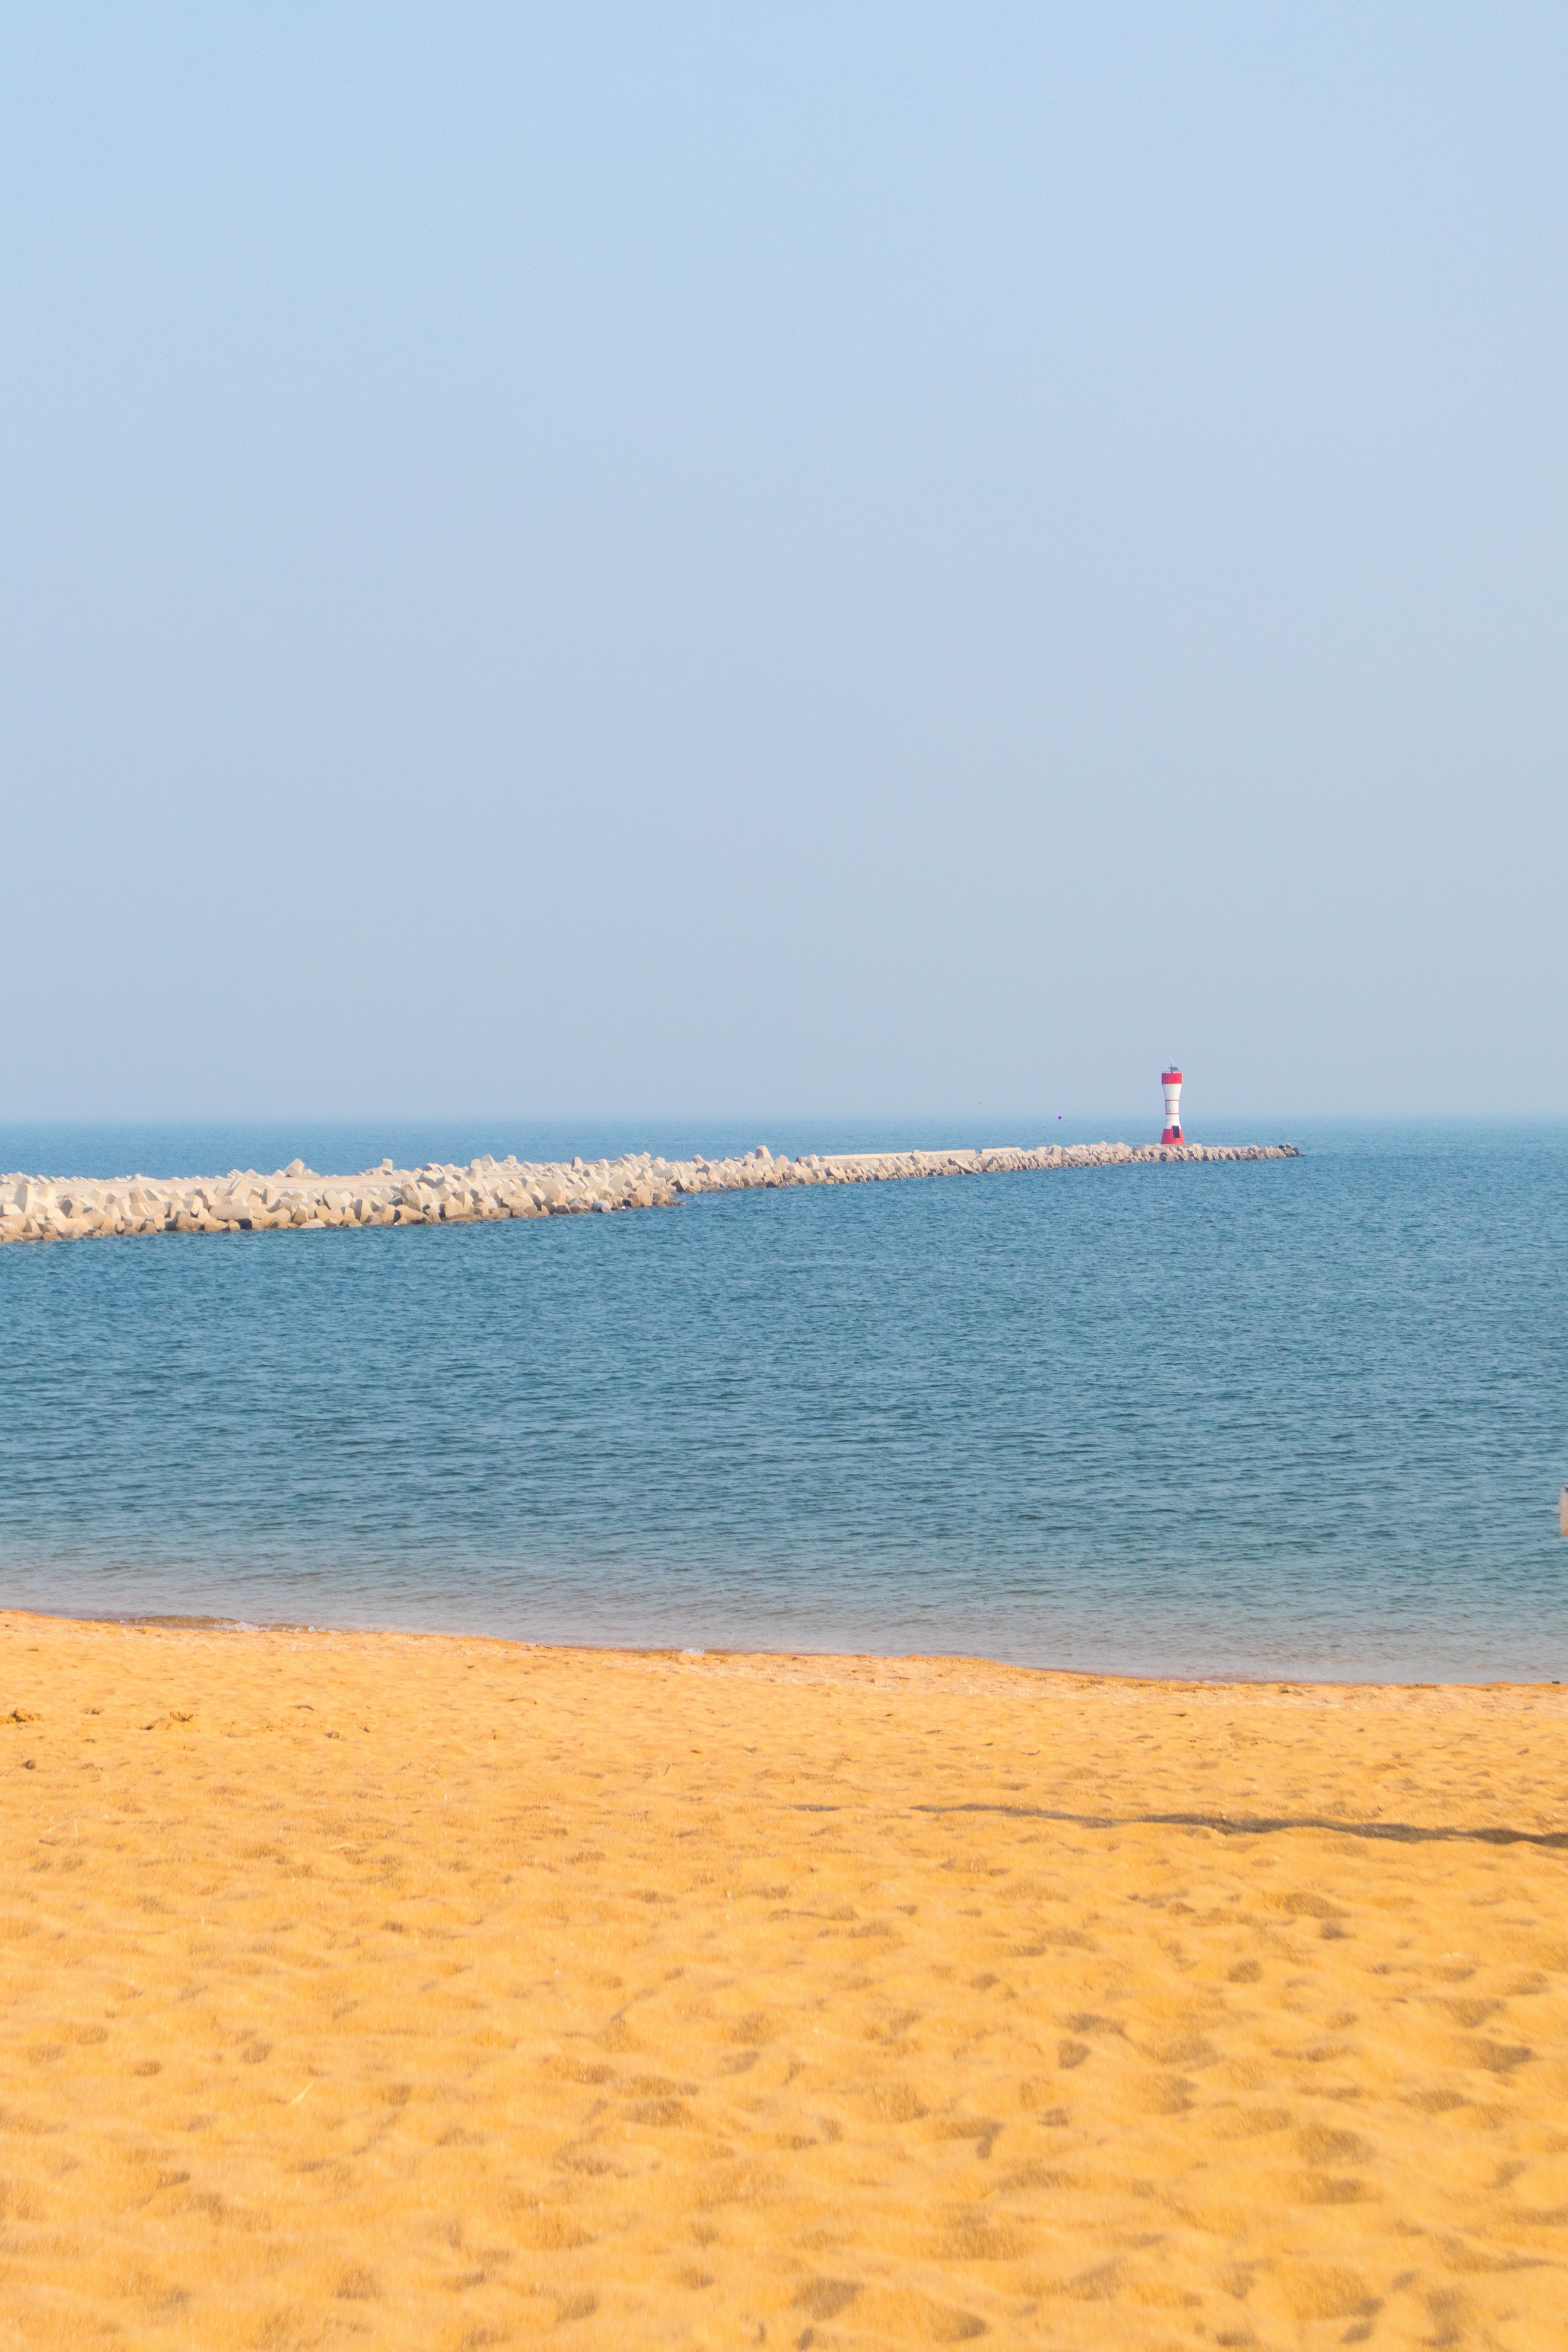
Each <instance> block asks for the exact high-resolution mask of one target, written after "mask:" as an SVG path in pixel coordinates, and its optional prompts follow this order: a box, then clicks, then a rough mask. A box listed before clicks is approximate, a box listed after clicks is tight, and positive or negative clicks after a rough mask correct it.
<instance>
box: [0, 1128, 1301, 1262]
mask: <svg viewBox="0 0 1568 2352" xmlns="http://www.w3.org/2000/svg"><path fill="white" fill-rule="evenodd" d="M1299 1157H1300V1154H1299V1153H1298V1151H1297V1150H1296V1147H1295V1145H1294V1144H1293V1143H1225V1144H1203V1143H1185V1144H1168V1143H1143V1144H1132V1143H1070V1144H1042V1145H1040V1147H1039V1148H1038V1149H1036V1150H1024V1149H1018V1148H1014V1147H1012V1146H1010V1145H1009V1146H998V1147H997V1148H996V1149H993V1150H977V1151H857V1152H830V1153H826V1154H824V1153H821V1152H809V1153H807V1154H805V1155H804V1156H803V1157H802V1158H800V1159H798V1160H776V1159H775V1158H774V1157H773V1154H772V1153H771V1152H770V1151H769V1150H768V1147H767V1145H766V1144H758V1147H757V1149H756V1150H754V1151H748V1152H747V1153H746V1154H745V1155H744V1156H743V1157H741V1158H739V1159H736V1160H705V1159H703V1158H702V1157H701V1155H700V1154H699V1155H698V1156H697V1157H696V1158H695V1159H692V1160H657V1159H654V1158H653V1157H652V1155H651V1154H649V1153H648V1152H646V1151H643V1152H633V1153H629V1154H627V1155H626V1156H625V1157H624V1158H622V1159H620V1160H587V1161H584V1160H572V1161H571V1162H570V1164H568V1163H567V1162H565V1161H552V1162H545V1163H542V1164H541V1163H538V1162H535V1161H531V1160H517V1159H508V1160H494V1159H491V1158H490V1157H489V1156H488V1155H487V1154H486V1156H485V1157H483V1158H481V1159H478V1160H470V1161H469V1162H468V1164H467V1166H466V1167H465V1168H459V1167H444V1166H438V1165H437V1164H436V1163H435V1162H434V1161H430V1162H427V1163H426V1165H425V1166H424V1167H423V1168H394V1167H393V1166H392V1162H391V1161H390V1160H383V1161H382V1164H381V1166H380V1167H379V1168H364V1169H361V1171H359V1173H358V1174H357V1175H353V1176H319V1175H318V1174H317V1173H316V1171H314V1169H310V1168H307V1167H306V1166H305V1164H304V1162H303V1161H302V1160H293V1161H292V1162H291V1163H290V1164H289V1166H288V1167H287V1168H280V1169H278V1170H277V1171H276V1172H275V1173H274V1174H273V1175H270V1176H260V1175H257V1173H256V1171H255V1169H254V1168H247V1169H238V1168H235V1169H231V1170H230V1171H229V1173H228V1174H227V1175H226V1176H205V1177H200V1178H164V1177H158V1178H152V1177H147V1176H120V1177H114V1178H111V1179H108V1180H104V1181H98V1180H95V1179H89V1178H86V1177H80V1178H78V1177H59V1178H50V1177H44V1176H26V1175H19V1174H18V1175H10V1176H0V1241H6V1242H31V1241H77V1240H83V1241H85V1240H92V1239H103V1238H106V1237H107V1236H109V1235H110V1234H232V1233H262V1232H280V1231H282V1230H284V1229H285V1228H287V1229H290V1230H303V1231H306V1232H319V1231H321V1230H323V1229H324V1228H326V1227H328V1226H336V1225H454V1224H457V1225H462V1224H476V1223H488V1222H491V1221H493V1220H496V1219H498V1218H502V1217H562V1216H581V1215H585V1214H591V1213H594V1212H598V1213H601V1214H603V1215H608V1214H610V1213H612V1212H613V1211H615V1210H617V1209H658V1208H668V1207H671V1206H673V1204H674V1202H677V1201H680V1200H685V1199H690V1198H693V1197H695V1196H696V1195H699V1194H702V1193H705V1192H756V1191H768V1190H774V1189H777V1188H779V1187H781V1186H783V1185H789V1184H885V1183H890V1182H893V1181H898V1180H902V1179H907V1178H910V1177H915V1176H990V1175H998V1174H1001V1173H1003V1172H1009V1173H1011V1172H1015V1171H1019V1170H1024V1169H1048V1168H1135V1167H1143V1166H1145V1165H1146V1164H1147V1163H1148V1162H1149V1161H1151V1160H1184V1161H1192V1160H1204V1161H1207V1160H1294V1159H1297V1158H1299Z"/></svg>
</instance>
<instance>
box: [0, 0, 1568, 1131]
mask: <svg viewBox="0 0 1568 2352" xmlns="http://www.w3.org/2000/svg"><path fill="white" fill-rule="evenodd" d="M1565 134H1568V21H1565V20H1564V19H1563V16H1562V14H1561V12H1560V11H1553V10H1551V9H1549V8H1547V7H1545V6H1542V5H1502V6H1500V7H1498V8H1495V9H1491V10H1489V11H1487V12H1485V13H1484V15H1483V14H1482V13H1481V12H1479V11H1476V10H1474V9H1472V8H1464V7H1459V6H1456V5H1428V6H1423V7H1421V8H1419V9H1417V8H1416V7H1415V6H1414V5H1372V6H1370V7H1361V8H1356V9H1351V8H1349V7H1347V6H1343V5H1329V6H1327V7H1325V8H1322V9H1319V10H1315V11H1312V12H1311V13H1310V15H1307V16H1295V15H1292V14H1291V13H1290V12H1286V11H1282V10H1270V11H1262V12H1260V11H1256V10H1252V9H1249V8H1246V7H1243V6H1242V5H1239V0H1233V4H1232V5H1212V0H1211V4H1210V5H1202V0H1200V5H1196V6H1194V7H1192V8H1190V9H1186V10H1183V11H1179V12H1173V11H1170V10H1168V9H1165V8H1161V7H1156V6H1155V5H1147V4H1146V0H1145V5H1116V4H1115V0H1113V4H1112V5H1107V6H1105V7H1103V8H1102V9H1098V10H1095V11H1093V12H1092V13H1089V14H1086V13H1085V12H1082V11H1077V10H1070V9H1067V8H1064V7H1060V6H1051V5H1021V0H996V5H980V6H978V7H977V8H972V9H968V10H965V11H963V12H956V11H951V10H946V9H943V8H938V7H935V6H931V5H920V0H912V5H903V6H900V7H897V8H894V7H892V6H890V5H885V0H879V5H870V4H869V0H849V5H834V6H833V7H831V8H830V7H827V6H825V5H803V6H800V7H797V8H794V9H791V10H790V11H789V12H787V13H784V12H767V11H760V10H758V11H751V12H742V11H735V10H728V9H725V8H721V7H718V6H716V5H691V0H674V5H671V6H670V7H668V8H666V9H664V10H662V11H660V12H657V13H656V14H655V15H649V14H648V13H646V12H644V11H642V10H639V9H637V8H635V7H633V6H632V5H627V0H606V5H595V6H592V7H591V8H584V9H580V10H575V11H571V12H561V11H559V10H551V9H546V8H543V7H539V6H536V5H507V6H505V7H503V6H501V5H489V0H486V5H476V0H453V5H446V6H443V7H442V8H440V9H436V8H434V7H431V6H429V5H405V4H404V0H392V5H383V6H378V7H376V8H374V9H371V8H369V7H367V6H365V5H361V4H360V0H356V5H341V4H340V5H330V0H329V5H325V6H321V7H312V8H306V7H305V6H303V5H299V0H282V5H278V6H277V7H275V8H273V9H269V10H268V11H267V12H265V14H262V15H252V16H246V15H244V14H242V13H234V12H231V13H220V14H217V15H214V14H213V13H212V12H210V11H205V10H203V9H199V8H197V7H195V6H194V5H189V0H171V5H164V6H160V7H159V8H157V9H156V10H152V11H132V12H129V13H127V12H122V11H117V10H115V9H112V8H110V7H109V6H107V5H102V0H88V5H82V6H80V7H78V8H74V9H72V10H70V11H57V12H45V11H34V12H13V13H12V14H11V15H10V16H8V17H7V18H6V19H5V23H4V24H3V25H0V306H3V310H0V315H3V317H4V320H5V328H6V341H7V351H8V364H7V368H6V371H5V379H4V382H3V383H0V446H3V447H4V450H5V456H4V458H3V459H0V481H3V482H4V489H5V532H4V535H3V540H0V761H3V768H0V773H3V774H4V776H5V784H6V790H5V803H4V805H5V855H4V857H3V858H0V926H3V934H4V939H5V965H4V975H5V1023H4V1031H3V1035H0V1125H5V1124H9V1125H12V1126H16V1125H21V1124H25V1123H35V1122H36V1123H59V1122H62V1121H70V1122H73V1123H85V1124H104V1123H111V1122H122V1123H130V1124H139V1123H143V1122H146V1121H149V1120H151V1121H153V1122H158V1121H162V1122H164V1123H169V1122H176V1123H178V1122H191V1121H203V1120H204V1121H208V1122H216V1123H228V1122H231V1121H233V1120H234V1119H235V1118H236V1117H237V1118H243V1119H246V1120H251V1121H260V1122H272V1121H276V1120H278V1119H290V1118H291V1119H295V1120H298V1121H300V1122H302V1123H303V1122H320V1121H325V1120H344V1121H352V1122H365V1121H372V1122H373V1121H374V1120H375V1119H377V1118H382V1119H385V1118H388V1117H389V1116H392V1115H389V1114H387V1113H386V1112H384V1111H382V1110H378V1109H377V1108H376V1106H377V1105H379V1104H384V1103H385V1102H387V1101H396V1102H402V1103H417V1104H419V1105H420V1106H421V1107H422V1108H421V1109H420V1111H419V1112H418V1114H417V1115H414V1114H408V1113H402V1114H398V1115H396V1116H398V1117H400V1118H403V1119H405V1120H408V1119H410V1118H413V1119H414V1120H415V1123H417V1122H418V1121H426V1122H429V1121H442V1120H446V1121H453V1120H456V1121H458V1122H459V1123H467V1124H472V1123H475V1118H476V1115H475V1114H474V1113H472V1112H471V1111H468V1110H466V1109H465V1108H463V1106H465V1105H466V1104H470V1103H472V1102H474V1101H476V1100H489V1101H504V1102H506V1103H507V1104H509V1105H512V1106H513V1108H512V1109H511V1110H510V1111H509V1112H507V1113H505V1114H501V1113H496V1114H491V1115H490V1116H491V1117H492V1118H496V1119H497V1120H498V1119H501V1118H510V1119H513V1120H518V1119H526V1120H532V1121H536V1122H538V1121H559V1120H563V1119H570V1118H580V1119H581V1120H583V1121H584V1122H585V1123H590V1122H591V1121H592V1120H595V1119H598V1120H603V1119H605V1118H614V1119H615V1120H618V1121H622V1122H633V1123H634V1122H635V1121H637V1120H638V1119H644V1120H650V1121H652V1120H655V1119H657V1120H674V1119H682V1118H685V1119H693V1118H702V1119H720V1120H726V1119H747V1120H753V1119H769V1118H780V1117H783V1116H786V1115H785V1114H780V1113H779V1111H778V1109H777V1108H776V1107H777V1105H778V1104H779V1102H781V1101H785V1102H787V1101H809V1102H811V1103H813V1104H815V1105H817V1106H819V1108H816V1109H814V1110H812V1111H811V1112H810V1113H809V1114H789V1115H788V1116H789V1117H792V1118H812V1119H818V1120H841V1119H846V1118H851V1119H852V1118H864V1119H867V1120H883V1119H887V1118H908V1117H910V1116H912V1115H911V1114H910V1113H909V1112H908V1111H907V1108H906V1106H907V1105H908V1103H910V1102H911V1101H914V1100H933V1099H939V1100H945V1101H947V1102H948V1103H954V1102H957V1103H960V1104H963V1105H967V1106H970V1107H969V1108H965V1109H962V1110H960V1111H958V1112H953V1111H948V1112H947V1113H945V1114H943V1115H942V1116H943V1117H944V1118H946V1119H947V1120H949V1121H951V1120H953V1119H954V1118H960V1117H961V1118H963V1119H965V1120H966V1121H967V1122H971V1123H972V1122H973V1121H974V1120H976V1119H981V1118H1019V1117H1020V1116H1038V1115H1039V1114H1020V1113H1018V1112H1010V1113H1008V1112H1001V1113H999V1112H998V1111H997V1110H996V1109H995V1108H994V1105H995V1104H996V1103H997V1102H998V1101H1012V1102H1018V1101H1019V1100H1022V1101H1025V1102H1030V1101H1034V1102H1039V1103H1040V1104H1042V1105H1044V1106H1046V1107H1047V1108H1046V1112H1045V1115H1046V1116H1047V1117H1050V1116H1052V1115H1054V1113H1055V1112H1056V1111H1058V1110H1061V1111H1062V1112H1063V1113H1065V1114H1066V1115H1067V1117H1068V1118H1070V1119H1074V1120H1077V1121H1080V1122H1082V1121H1085V1120H1088V1121H1094V1120H1101V1119H1104V1120H1112V1119H1114V1120H1118V1121H1120V1122H1121V1123H1122V1125H1123V1126H1124V1128H1128V1127H1129V1123H1130V1122H1132V1121H1133V1120H1134V1119H1135V1120H1136V1121H1137V1123H1138V1124H1137V1129H1136V1130H1135V1131H1138V1132H1142V1131H1143V1129H1145V1127H1146V1126H1147V1124H1148V1122H1149V1120H1150V1119H1151V1118H1153V1116H1154V1115H1155V1112H1156V1111H1157V1107H1158V1094H1157V1074H1158V1069H1159V1066H1160V1064H1161V1062H1162V1060H1163V1058H1164V1057H1165V1056H1166V1055H1168V1054H1170V1053H1172V1052H1173V1051H1174V1052H1176V1054H1177V1055H1179V1057H1180V1058H1181V1059H1182V1061H1183V1064H1184V1066H1185V1067H1186V1071H1187V1073H1188V1079H1189V1087H1190V1088H1191V1093H1190V1096H1189V1118H1190V1120H1191V1123H1192V1126H1193V1129H1194V1131H1195V1132H1196V1133H1199V1134H1201V1133H1203V1132H1204V1131H1205V1130H1206V1129H1207V1131H1208V1132H1210V1133H1214V1132H1216V1130H1217V1122H1218V1123H1219V1124H1224V1125H1227V1126H1228V1127H1230V1128H1231V1129H1233V1130H1234V1131H1239V1129H1241V1128H1242V1126H1243V1125H1245V1127H1246V1128H1247V1129H1260V1128H1261V1127H1264V1126H1271V1125H1273V1124H1275V1123H1277V1122H1279V1121H1280V1120H1281V1119H1285V1120H1290V1121H1300V1120H1303V1119H1308V1118H1334V1117H1343V1118H1354V1117H1378V1118H1387V1117H1397V1116H1401V1115H1413V1116H1418V1117H1419V1116H1451V1115H1457V1114H1459V1113H1473V1114H1477V1115H1482V1116H1489V1115H1490V1116H1493V1117H1501V1118H1508V1117H1518V1118H1554V1117H1558V1116H1561V1115H1563V1113H1564V1112H1568V1066H1565V1065H1564V1056H1563V1052H1562V1047H1561V1034H1560V1033H1561V1027H1562V1022H1561V1008H1562V1003H1563V983H1562V979H1561V971H1560V967H1561V963H1562V949H1561V945H1560V934H1561V930H1562V923H1563V915H1562V895H1563V874H1564V871H1565V870H1568V790H1565V789H1564V782H1563V775H1564V769H1565V766H1568V758H1565V755H1568V677H1565V675H1564V667H1563V657H1562V650H1561V648H1562V644H1563V634H1564V619H1565V617H1568V615H1565V609H1564V608H1565V603H1568V593H1565V590H1568V583H1565V578H1564V562H1563V549H1564V547H1565V546H1568V528H1565V526H1568V465H1565V463H1564V428H1563V418H1564V415H1568V399H1565V393H1568V311H1565V308H1564V303H1563V279H1564V276H1565V274H1568V273H1565V269H1564V262H1565V258H1568V135H1565ZM1210 1092H1212V1096H1213V1099H1214V1100H1215V1101H1216V1102H1217V1103H1220V1104H1223V1105H1224V1106H1225V1108H1224V1109H1223V1110H1222V1111H1219V1112H1211V1111H1210V1110H1208V1109H1207V1099H1208V1097H1209V1094H1210ZM1106 1098H1110V1099H1112V1100H1113V1101H1117V1102H1121V1103H1123V1104H1124V1106H1128V1108H1124V1109H1123V1110H1121V1111H1120V1112H1106V1111H1104V1110H1103V1109H1102V1110H1091V1111H1084V1110H1082V1108H1078V1107H1079V1106H1082V1104H1084V1103H1091V1102H1103V1100H1104V1099H1106ZM1281 1100H1285V1101H1287V1102H1290V1103H1293V1104H1296V1105H1297V1106H1298V1108H1296V1109H1295V1110H1293V1111H1291V1112H1287V1113H1281V1112H1280V1111H1279V1110H1278V1108H1271V1107H1272V1106H1277V1105H1278V1104H1279V1102H1280V1101H1281ZM584 1101H594V1102H599V1103H605V1102H609V1103H612V1104H614V1105H617V1106H619V1108H617V1109H616V1110H615V1111H614V1112H613V1113H612V1114H605V1113H603V1112H599V1113H587V1112H584V1111H582V1109H581V1108H580V1105H581V1104H582V1103H583V1102H584ZM694 1103H698V1104H701V1105H702V1106H704V1108H702V1110H701V1111H699V1112H692V1111H691V1110H690V1109H689V1108H685V1107H687V1106H690V1105H692V1104H694ZM279 1104H286V1105H287V1106H288V1107H289V1108H287V1110H286V1111H283V1112H280V1111H279V1110H278V1109H277V1106H278V1105H279ZM986 1104H990V1105H992V1106H993V1108H991V1109H989V1110H987V1109H986V1108H984V1106H985V1105H986ZM235 1106H239V1107H240V1108H239V1110H238V1111H237V1112H236V1110H235ZM975 1106H979V1108H975Z"/></svg>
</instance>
